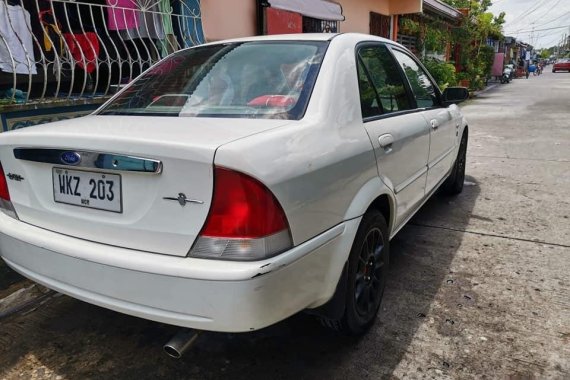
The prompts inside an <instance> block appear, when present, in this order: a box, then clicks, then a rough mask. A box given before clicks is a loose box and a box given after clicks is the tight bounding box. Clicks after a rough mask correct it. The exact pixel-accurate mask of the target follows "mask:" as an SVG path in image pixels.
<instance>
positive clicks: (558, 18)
mask: <svg viewBox="0 0 570 380" xmlns="http://www.w3.org/2000/svg"><path fill="white" fill-rule="evenodd" d="M568 15H570V12H566V13H563V14H562V15H561V16H558V17H556V18H554V19H552V20H550V21H546V22H544V23H542V24H540V25H538V26H544V25H547V24H551V23H553V22H554V21H557V20H560V19H561V18H562V17H566V16H568Z"/></svg>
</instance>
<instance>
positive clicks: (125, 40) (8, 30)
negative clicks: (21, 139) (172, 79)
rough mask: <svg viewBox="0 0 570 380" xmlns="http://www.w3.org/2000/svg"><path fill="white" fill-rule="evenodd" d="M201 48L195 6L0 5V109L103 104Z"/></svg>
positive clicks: (80, 0)
mask: <svg viewBox="0 0 570 380" xmlns="http://www.w3.org/2000/svg"><path fill="white" fill-rule="evenodd" d="M203 42H204V35H203V31H202V22H201V14H200V4H199V0H0V107H2V105H6V104H26V103H28V104H29V103H46V102H48V101H51V100H53V99H72V100H77V99H97V98H101V99H105V98H106V97H109V96H110V95H112V94H113V93H114V92H116V91H117V89H118V88H120V87H121V86H123V85H124V84H126V83H128V82H130V81H131V80H133V79H134V78H135V77H136V76H138V75H139V74H140V73H141V72H143V71H144V70H146V69H147V68H148V67H150V66H151V65H152V64H154V63H155V62H157V61H159V60H160V59H162V58H164V57H165V56H166V55H168V54H170V53H173V52H175V51H177V50H179V49H182V48H186V47H190V46H194V45H197V44H201V43H203Z"/></svg>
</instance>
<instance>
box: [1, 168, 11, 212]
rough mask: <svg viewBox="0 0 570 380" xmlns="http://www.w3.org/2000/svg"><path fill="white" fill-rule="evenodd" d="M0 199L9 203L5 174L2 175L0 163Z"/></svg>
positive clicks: (2, 170)
mask: <svg viewBox="0 0 570 380" xmlns="http://www.w3.org/2000/svg"><path fill="white" fill-rule="evenodd" d="M0 175H1V176H2V178H0V199H3V200H5V201H8V202H9V201H10V192H9V191H8V182H7V181H6V174H4V169H3V168H2V164H1V163H0Z"/></svg>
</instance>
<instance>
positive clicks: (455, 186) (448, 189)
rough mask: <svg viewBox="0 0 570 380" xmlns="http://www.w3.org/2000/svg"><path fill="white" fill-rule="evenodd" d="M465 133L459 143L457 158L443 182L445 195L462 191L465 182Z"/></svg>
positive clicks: (466, 139)
mask: <svg viewBox="0 0 570 380" xmlns="http://www.w3.org/2000/svg"><path fill="white" fill-rule="evenodd" d="M467 143H468V138H467V135H466V134H464V135H463V137H462V138H461V143H460V144H459V151H458V152H457V158H456V159H455V163H454V164H453V168H452V169H451V174H450V175H449V177H447V179H446V180H445V182H444V183H443V186H442V190H443V192H444V193H445V194H447V195H457V194H459V193H461V192H462V191H463V183H464V182H465V164H466V162H467Z"/></svg>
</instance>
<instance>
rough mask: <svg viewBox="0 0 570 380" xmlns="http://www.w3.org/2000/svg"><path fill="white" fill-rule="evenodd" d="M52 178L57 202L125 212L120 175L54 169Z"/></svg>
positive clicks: (54, 196)
mask: <svg viewBox="0 0 570 380" xmlns="http://www.w3.org/2000/svg"><path fill="white" fill-rule="evenodd" d="M52 176H53V198H54V200H55V201H56V202H58V203H66V204H69V205H74V206H81V207H88V208H94V209H97V210H105V211H112V212H118V213H121V212H123V202H122V197H121V176H120V175H118V174H108V173H97V172H89V171H83V170H70V169H63V168H53V171H52Z"/></svg>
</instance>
